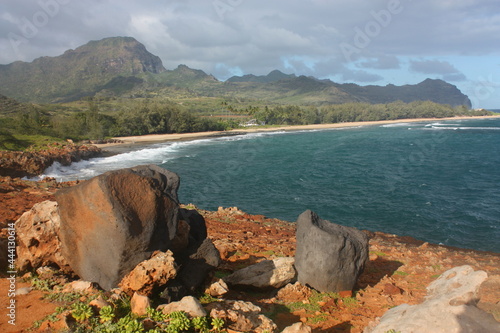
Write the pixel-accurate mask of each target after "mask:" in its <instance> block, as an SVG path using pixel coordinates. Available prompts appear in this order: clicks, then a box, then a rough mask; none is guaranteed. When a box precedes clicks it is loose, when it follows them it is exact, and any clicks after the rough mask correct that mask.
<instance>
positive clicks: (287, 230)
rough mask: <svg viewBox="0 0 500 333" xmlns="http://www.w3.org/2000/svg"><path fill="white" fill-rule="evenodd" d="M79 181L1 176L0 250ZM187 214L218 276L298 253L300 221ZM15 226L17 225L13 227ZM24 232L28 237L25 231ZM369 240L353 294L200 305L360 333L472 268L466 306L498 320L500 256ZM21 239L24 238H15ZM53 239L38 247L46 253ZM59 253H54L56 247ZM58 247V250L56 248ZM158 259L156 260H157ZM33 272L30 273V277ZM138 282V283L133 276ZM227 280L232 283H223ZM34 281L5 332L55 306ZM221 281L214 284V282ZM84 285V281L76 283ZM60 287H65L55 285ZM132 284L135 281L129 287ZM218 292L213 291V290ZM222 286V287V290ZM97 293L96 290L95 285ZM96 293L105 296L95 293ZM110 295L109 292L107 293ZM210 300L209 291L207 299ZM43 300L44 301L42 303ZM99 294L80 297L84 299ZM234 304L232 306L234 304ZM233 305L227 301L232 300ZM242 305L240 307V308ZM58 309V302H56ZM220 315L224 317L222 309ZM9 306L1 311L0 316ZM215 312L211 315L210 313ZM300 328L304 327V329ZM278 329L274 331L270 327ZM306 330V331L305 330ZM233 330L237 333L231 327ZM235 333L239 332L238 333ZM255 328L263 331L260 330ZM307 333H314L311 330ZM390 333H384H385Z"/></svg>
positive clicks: (24, 326)
mask: <svg viewBox="0 0 500 333" xmlns="http://www.w3.org/2000/svg"><path fill="white" fill-rule="evenodd" d="M78 183H80V182H70V183H58V182H56V181H55V180H53V179H46V180H45V181H43V182H31V181H25V180H21V179H19V178H11V177H2V178H0V199H1V201H2V208H1V209H0V217H1V219H2V221H5V222H4V223H3V224H2V228H3V229H2V232H1V233H0V235H1V236H0V238H2V239H3V240H2V242H1V243H2V253H6V251H5V246H4V245H5V240H6V238H7V235H8V233H7V225H8V223H14V222H15V221H17V220H18V219H19V218H20V217H21V215H22V214H23V213H24V212H26V211H28V210H30V209H31V207H32V206H33V205H34V204H35V203H40V202H42V201H46V200H50V201H54V200H55V194H56V193H57V192H58V191H60V189H61V188H68V187H73V186H74V185H77V184H78ZM182 207H183V208H182V209H187V210H190V211H192V210H195V211H196V212H197V213H198V214H200V215H201V216H202V218H203V219H204V220H205V221H206V233H207V235H208V237H209V238H210V240H211V242H212V243H213V245H215V248H216V249H217V251H218V252H219V253H220V262H219V263H218V265H217V268H216V270H215V276H214V277H224V276H229V275H231V274H233V273H235V272H237V271H239V270H240V269H242V268H249V267H251V266H252V265H254V264H257V263H263V262H266V261H272V262H277V261H279V260H281V259H282V258H287V257H293V256H294V254H295V251H296V244H297V243H296V238H295V235H296V224H294V223H289V222H285V221H279V220H276V219H270V218H267V217H265V216H261V215H260V216H259V215H250V214H247V213H245V212H242V211H241V210H239V209H237V208H222V207H221V208H219V210H218V211H215V212H211V211H204V210H201V209H197V208H196V207H195V206H194V205H187V206H182ZM16 223H17V222H16ZM21 233H22V234H24V233H25V232H21ZM364 233H365V234H366V235H367V236H368V238H369V258H368V260H367V262H366V266H365V268H364V271H363V273H362V274H361V275H360V276H359V279H358V280H357V282H356V285H355V286H354V288H353V290H352V291H350V292H348V293H335V294H332V293H318V292H317V291H315V290H313V289H311V288H309V287H306V286H302V285H300V284H298V283H288V284H286V285H284V286H280V288H279V289H276V288H271V289H269V288H264V289H261V288H255V287H244V286H240V287H237V288H236V287H235V288H233V287H231V288H229V290H227V291H226V292H225V293H224V295H223V296H210V297H211V298H209V299H208V300H205V302H206V303H204V304H203V307H204V308H205V309H206V310H208V311H213V313H219V314H221V313H222V312H224V311H226V312H224V313H227V311H228V310H227V309H226V308H221V307H225V306H230V305H231V304H233V305H234V304H235V303H230V302H244V303H245V304H247V305H245V306H246V307H250V308H252V307H251V306H250V305H249V304H254V306H257V307H258V308H259V309H260V310H259V311H260V312H259V313H261V314H262V315H265V316H266V317H268V318H271V319H272V322H274V323H275V325H276V327H277V328H276V329H275V330H274V331H276V332H277V331H281V330H283V329H284V328H285V327H288V326H290V325H292V324H294V323H297V324H298V323H302V324H301V325H302V326H301V327H302V329H304V330H303V331H304V332H307V331H308V330H307V328H309V329H312V332H351V333H353V332H363V331H364V330H365V328H366V327H368V326H369V325H370V323H372V324H371V325H374V324H373V323H377V320H379V319H377V318H380V317H382V316H383V315H384V314H385V313H386V312H387V310H388V309H390V308H393V307H397V306H399V305H402V304H409V305H416V304H419V303H422V302H424V301H425V300H426V294H427V289H426V287H427V286H428V285H429V284H430V283H431V282H432V281H434V280H436V279H437V278H438V277H439V276H440V275H441V274H443V273H445V272H446V271H448V270H449V269H452V268H454V267H457V266H462V265H468V266H470V267H472V269H473V270H475V271H484V272H486V273H487V275H488V277H487V279H486V280H485V281H484V282H482V283H481V286H480V288H478V290H477V295H476V294H475V297H474V299H473V300H469V301H467V302H468V303H471V304H477V308H478V309H481V310H482V311H483V312H486V313H489V314H491V315H492V316H493V317H494V318H496V320H497V321H500V304H499V299H500V288H499V287H500V266H499V264H498V263H499V262H500V260H499V259H500V254H497V253H488V252H480V251H472V250H465V249H458V248H451V247H446V246H439V245H433V244H428V243H425V242H422V241H418V240H415V239H413V238H410V237H400V236H396V235H388V234H384V233H380V232H376V233H372V232H364ZM18 237H20V235H18ZM44 244H47V246H48V244H49V242H48V241H43V242H40V244H39V248H40V250H41V252H42V253H49V252H50V251H49V249H48V248H45V249H44V248H43V246H44ZM52 250H54V248H52ZM56 250H57V249H56ZM153 258H155V255H153ZM28 274H32V273H28ZM49 275H50V274H49ZM49 279H51V281H56V280H57V281H58V282H57V283H56V284H55V286H53V288H54V290H55V289H56V288H61V289H62V288H70V287H69V286H74V285H75V283H77V282H78V279H77V277H75V276H74V275H71V274H70V275H64V277H61V276H59V275H52V276H51V277H49ZM75 279H77V280H75ZM133 280H137V279H133ZM226 280H227V281H231V279H229V278H226ZM32 281H33V280H31V282H29V276H26V275H25V276H24V279H23V276H19V277H18V279H17V288H18V289H22V288H23V287H25V288H28V289H29V290H32V291H30V292H28V293H27V294H25V295H21V294H20V295H19V296H16V301H17V305H18V308H17V311H18V317H17V318H18V322H17V325H16V327H12V326H10V325H7V324H6V323H5V322H4V321H0V330H1V331H3V332H27V331H28V330H29V329H30V328H31V331H33V323H34V322H35V321H40V320H42V319H43V318H47V316H50V315H51V314H52V313H53V312H54V311H55V308H56V307H57V306H58V304H57V302H56V303H54V302H51V301H49V300H47V298H50V297H49V296H50V295H53V293H54V292H53V291H47V290H36V288H35V287H34V285H33V282H32ZM213 281H217V279H215V280H213ZM7 283H8V281H7V279H5V278H2V279H0V284H2V290H6V288H4V286H5V287H6V286H7ZM78 283H80V282H78ZM58 285H60V287H57V286H58ZM128 285H130V283H129V284H128ZM214 288H215V287H214ZM219 288H220V287H219ZM91 289H92V288H91ZM92 293H97V294H99V293H101V292H100V291H98V290H95V288H94V289H93V291H91V292H90V294H92ZM216 294H217V293H214V295H216ZM104 295H106V294H104ZM205 295H206V294H205ZM44 297H45V299H44ZM93 297H94V296H91V295H89V294H87V292H84V293H82V296H81V298H82V299H90V298H93ZM230 300H231V301H230ZM7 301H8V299H7V295H0V302H1V303H2V304H4V303H5V302H7ZM228 302H229V303H228ZM237 304H239V305H238V306H241V305H242V304H243V303H237ZM59 305H60V304H59ZM221 311H222V312H221ZM4 312H5V309H2V311H0V315H2V316H3V317H4V316H5V314H4ZM211 313H212V312H211ZM64 322H65V321H64V320H58V321H57V322H51V321H50V320H45V321H43V323H42V326H40V331H43V330H42V328H43V329H44V330H45V331H47V330H48V331H57V330H58V329H61V328H64V327H63V326H57V325H62V324H64ZM299 326H300V325H299ZM273 327H274V326H273ZM306 327H307V328H306ZM228 331H229V332H235V330H228ZM236 331H237V330H236ZM255 331H258V330H255ZM309 332H310V330H309ZM384 332H385V331H384Z"/></svg>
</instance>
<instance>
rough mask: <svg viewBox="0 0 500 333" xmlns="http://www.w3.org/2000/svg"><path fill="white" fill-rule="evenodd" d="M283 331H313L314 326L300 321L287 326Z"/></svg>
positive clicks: (310, 332) (303, 332) (308, 332)
mask: <svg viewBox="0 0 500 333" xmlns="http://www.w3.org/2000/svg"><path fill="white" fill-rule="evenodd" d="M281 333H312V328H311V326H308V325H306V324H304V323H303V322H299V323H295V324H293V325H291V326H288V327H286V328H285V329H284V330H283V331H281Z"/></svg>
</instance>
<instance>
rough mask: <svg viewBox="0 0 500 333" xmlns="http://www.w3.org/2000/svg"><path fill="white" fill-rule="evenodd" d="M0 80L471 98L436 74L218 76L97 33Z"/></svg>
mask: <svg viewBox="0 0 500 333" xmlns="http://www.w3.org/2000/svg"><path fill="white" fill-rule="evenodd" d="M0 82H2V84H1V86H0V94H3V95H5V96H9V97H11V98H15V99H16V100H18V101H20V102H38V103H51V102H64V101H72V100H77V99H80V98H82V97H84V96H94V95H95V94H96V93H99V92H103V93H104V95H105V96H109V95H114V96H121V95H124V94H128V95H129V96H131V95H136V94H135V93H143V92H148V93H152V94H151V95H154V96H157V95H161V96H163V97H168V98H172V97H175V95H176V94H177V95H179V94H180V95H185V96H205V97H227V98H233V97H236V98H244V99H251V100H259V101H261V102H265V103H279V104H298V105H323V104H340V103H349V102H366V103H389V102H393V101H397V100H401V101H403V102H412V101H416V100H430V101H433V102H436V103H442V104H450V105H453V106H456V105H466V106H468V107H470V106H471V103H470V100H469V98H468V97H467V96H466V95H464V94H462V93H461V92H460V90H458V89H457V87H455V86H454V85H451V84H449V83H447V82H444V81H441V80H431V79H427V80H425V81H423V82H421V83H419V84H416V85H404V86H394V85H387V86H385V87H383V86H373V85H372V86H359V85H356V84H339V83H335V82H332V81H330V80H318V79H316V78H314V77H306V76H295V74H284V73H282V72H280V71H278V70H274V71H272V72H270V73H269V74H268V75H261V76H256V75H252V74H248V75H244V76H233V77H232V78H230V79H228V80H227V81H226V82H220V81H219V80H217V79H216V78H215V77H213V76H212V75H209V74H206V73H205V72H203V71H201V70H197V69H191V68H189V67H187V66H185V65H179V66H178V67H177V68H176V69H174V70H166V69H165V68H164V67H163V65H162V62H161V60H160V58H159V57H158V56H155V55H153V54H151V53H149V52H148V51H147V50H146V48H145V47H144V45H142V44H141V43H139V42H138V41H137V40H135V39H134V38H131V37H112V38H105V39H102V40H99V41H91V42H89V43H87V44H85V45H83V46H80V47H78V48H76V49H75V50H68V51H66V52H65V53H64V54H62V55H60V56H58V57H42V58H38V59H35V60H34V61H33V62H31V63H26V62H21V61H18V62H14V63H12V64H9V65H0ZM181 91H182V92H184V93H181Z"/></svg>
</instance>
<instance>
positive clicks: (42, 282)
mask: <svg viewBox="0 0 500 333" xmlns="http://www.w3.org/2000/svg"><path fill="white" fill-rule="evenodd" d="M55 285H56V283H55V282H54V281H51V280H48V279H47V280H46V279H40V278H39V277H37V276H34V277H33V278H31V286H32V287H33V288H35V289H36V290H40V291H52V288H54V286H55Z"/></svg>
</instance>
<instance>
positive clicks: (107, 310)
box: [99, 305, 115, 323]
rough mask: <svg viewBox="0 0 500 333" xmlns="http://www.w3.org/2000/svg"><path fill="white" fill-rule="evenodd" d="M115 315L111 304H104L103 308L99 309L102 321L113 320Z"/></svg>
mask: <svg viewBox="0 0 500 333" xmlns="http://www.w3.org/2000/svg"><path fill="white" fill-rule="evenodd" d="M114 317H115V313H114V310H113V307H112V306H111V305H106V306H103V307H102V308H101V310H99V318H100V320H101V323H105V322H107V321H111V320H113V318H114Z"/></svg>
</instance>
